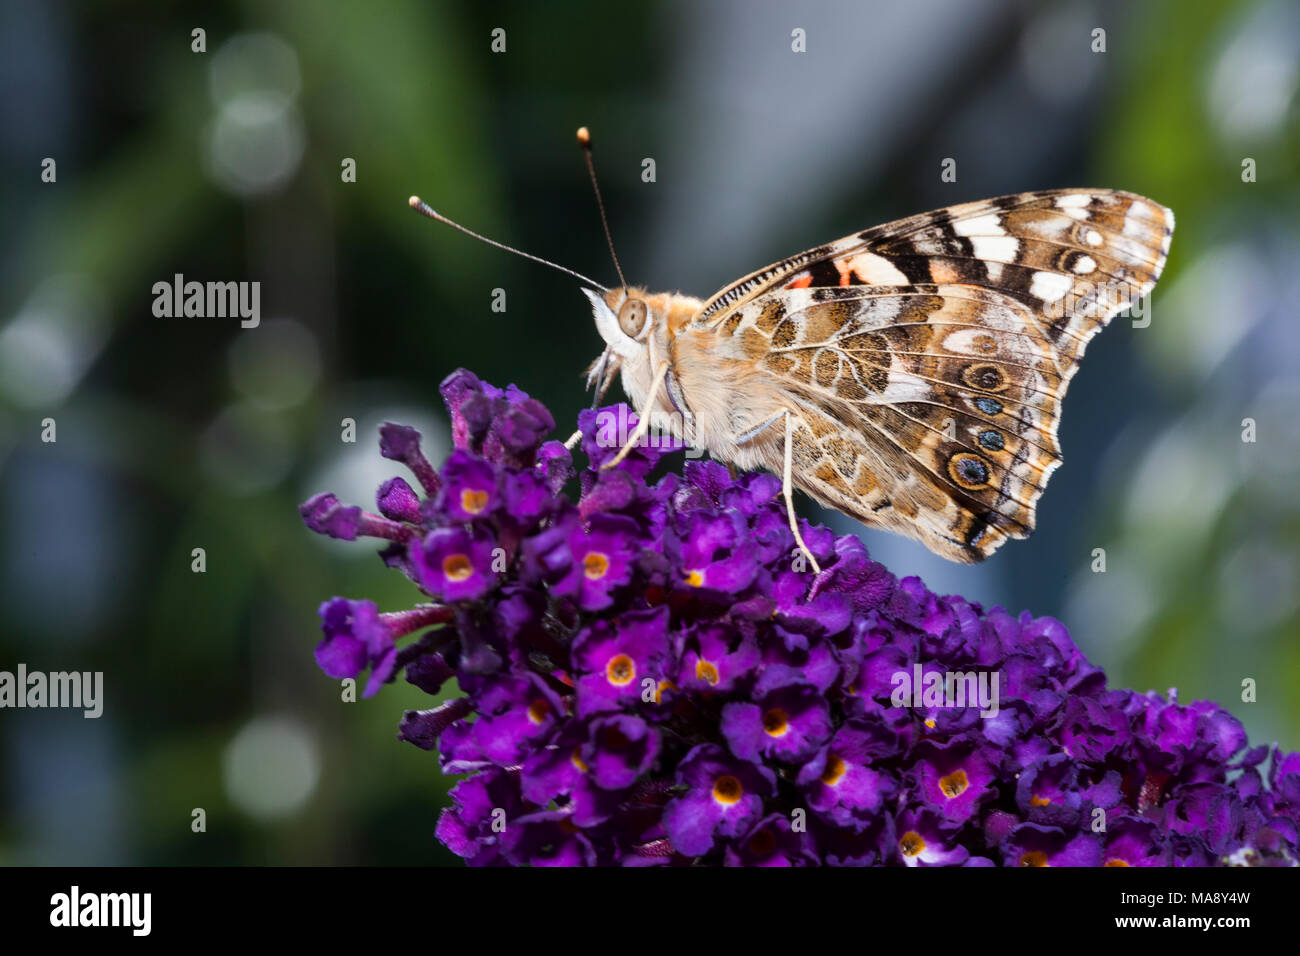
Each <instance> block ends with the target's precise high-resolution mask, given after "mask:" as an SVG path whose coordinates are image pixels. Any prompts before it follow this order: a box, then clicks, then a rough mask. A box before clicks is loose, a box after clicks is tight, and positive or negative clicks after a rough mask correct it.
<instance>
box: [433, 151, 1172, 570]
mask: <svg viewBox="0 0 1300 956" xmlns="http://www.w3.org/2000/svg"><path fill="white" fill-rule="evenodd" d="M584 133H585V130H580V131H579V140H580V141H582V142H583V145H584V146H586V147H587V150H586V156H587V161H588V167H589V169H590V170H591V172H592V182H593V185H594V184H595V174H594V168H592V167H591V151H590V138H589V136H587V137H586V138H585V141H584ZM596 193H597V198H598V199H599V187H596ZM415 204H416V200H415V198H414V197H412V205H415ZM421 205H422V204H421ZM422 211H423V210H422ZM430 212H432V210H430ZM426 214H427V213H426ZM601 216H602V221H603V220H604V207H603V204H602V205H601ZM434 217H435V218H439V219H443V218H444V217H441V216H440V215H439V214H434ZM444 221H448V222H449V220H445V219H444ZM451 224H452V225H456V224H455V223H451ZM457 228H463V227H459V226H458V227H457ZM1173 228H1174V216H1173V213H1172V212H1171V211H1170V210H1169V209H1167V208H1165V207H1164V206H1161V205H1160V204H1158V203H1156V202H1153V201H1152V200H1150V199H1146V198H1144V197H1142V196H1138V195H1135V194H1133V193H1128V192H1122V191H1118V190H1108V189H1056V190H1046V191H1042V192H1026V193H1019V194H1016V195H1011V196H1003V197H1000V198H997V199H987V200H983V201H980V202H971V203H964V204H961V205H956V206H949V207H947V208H945V209H939V210H936V211H934V212H928V213H923V214H921V215H917V216H911V217H908V218H906V219H900V220H898V221H895V222H890V223H887V224H885V225H881V226H876V227H874V228H871V229H867V230H866V231H864V232H857V233H853V234H851V235H848V236H845V237H844V238H842V239H838V240H836V241H834V242H830V243H827V244H825V245H821V246H817V247H816V248H813V249H809V250H807V251H806V252H801V253H798V254H797V255H793V256H790V257H789V258H786V259H782V260H781V261H780V262H776V263H773V264H772V265H769V266H766V267H764V268H762V269H760V270H758V271H757V272H753V273H751V274H749V275H747V276H745V277H744V278H742V279H739V280H737V281H735V282H732V283H730V284H729V285H726V286H724V287H723V288H722V289H720V290H719V291H718V292H716V293H714V295H712V296H711V297H710V298H708V299H705V300H701V299H697V298H693V297H691V296H687V295H681V294H678V293H652V292H649V291H647V290H646V289H643V288H640V287H637V286H631V285H629V284H628V283H627V282H626V281H622V283H621V285H620V286H619V287H617V288H605V287H603V286H600V285H599V284H598V283H594V282H592V281H591V280H588V279H585V277H582V276H579V278H583V279H584V281H585V282H586V283H587V284H588V285H590V286H594V287H595V288H594V289H593V288H584V289H583V292H584V293H585V294H586V295H587V297H588V299H589V300H590V302H591V308H592V314H593V318H594V320H595V323H596V328H597V330H598V331H599V333H600V335H601V337H602V338H603V339H604V341H605V343H606V348H605V351H604V353H603V354H602V356H601V357H600V358H599V359H598V360H597V361H596V362H594V363H593V364H592V366H591V368H590V369H589V370H588V382H589V384H590V385H595V386H596V387H597V389H598V394H599V393H601V392H603V390H604V388H607V387H608V385H609V382H610V380H611V379H612V377H613V376H614V375H615V374H619V375H620V376H621V379H622V384H623V389H624V391H625V392H626V393H627V395H628V397H629V399H630V400H631V402H632V404H633V407H634V408H635V409H636V410H637V413H638V417H639V422H638V425H637V428H636V431H635V432H634V433H633V435H632V436H631V437H630V439H629V440H628V442H627V444H626V446H625V447H624V448H623V449H622V451H621V452H620V454H619V456H617V457H616V458H615V459H614V460H613V461H611V462H609V463H608V464H614V463H615V462H616V461H617V460H620V459H621V458H622V456H623V455H625V454H626V453H627V451H628V450H629V449H630V448H631V447H633V446H634V445H635V444H636V443H637V442H638V441H639V440H640V439H641V437H642V436H643V435H644V434H645V433H646V432H647V431H649V430H650V429H652V428H653V429H656V430H658V431H659V432H661V433H671V434H674V435H676V436H678V437H681V438H683V439H685V440H687V441H689V442H690V443H691V444H692V445H693V446H694V447H697V448H705V449H707V450H708V451H709V453H710V455H711V456H712V457H714V458H716V459H720V460H722V461H725V462H729V463H731V464H732V465H734V466H736V467H738V468H741V469H746V470H749V469H755V468H763V469H767V470H769V471H771V472H774V473H776V474H779V475H781V476H782V478H783V489H784V496H785V502H786V508H787V512H788V515H789V519H790V526H791V529H792V530H793V531H794V535H795V539H796V541H797V543H798V545H799V547H800V549H801V550H802V552H803V553H804V554H805V556H806V557H807V559H808V560H809V561H810V562H811V564H812V566H813V568H814V570H819V568H818V565H817V562H816V560H815V559H814V558H813V556H812V554H811V553H810V552H809V551H808V549H807V547H806V545H805V543H804V541H803V538H802V535H801V534H800V531H799V526H798V522H797V521H796V519H795V510H794V501H793V489H794V488H799V489H801V490H802V491H804V492H805V493H807V494H808V495H809V496H811V497H812V498H813V499H815V500H816V501H818V502H820V503H821V504H823V505H827V506H829V507H832V508H835V509H838V510H839V511H841V512H843V513H844V514H846V515H848V516H849V517H852V518H855V519H857V520H858V521H860V522H862V523H863V524H864V525H867V526H870V527H876V528H883V529H886V530H889V531H893V532H896V533H899V534H902V535H905V536H907V537H910V538H914V539H916V540H918V541H920V542H921V543H922V544H924V545H925V546H926V547H927V548H929V549H930V550H931V551H933V552H934V553H935V554H938V555H940V556H942V557H944V558H948V559H949V560H952V561H958V562H963V563H974V562H978V561H981V560H983V559H984V558H987V557H988V556H989V555H990V554H992V553H993V552H994V551H995V550H997V549H998V548H999V547H1000V546H1001V545H1002V544H1003V543H1004V542H1005V541H1006V540H1007V539H1009V538H1024V537H1026V536H1028V535H1029V533H1030V532H1031V531H1033V529H1034V523H1035V508H1036V506H1037V503H1038V499H1039V497H1040V496H1041V495H1042V493H1043V490H1044V488H1045V487H1046V484H1047V480H1048V478H1050V477H1051V475H1052V473H1053V472H1054V471H1055V470H1056V468H1057V467H1058V466H1059V465H1060V464H1061V450H1060V444H1059V441H1058V438H1057V431H1058V426H1059V422H1060V416H1061V403H1062V400H1063V399H1064V397H1065V392H1066V388H1067V386H1068V385H1069V383H1070V379H1071V378H1072V377H1073V376H1074V374H1075V372H1076V371H1077V370H1078V368H1079V363H1080V361H1081V359H1082V358H1083V353H1084V350H1085V349H1086V347H1087V345H1088V342H1089V341H1090V340H1091V339H1092V337H1093V336H1094V335H1096V334H1097V333H1098V332H1100V331H1101V330H1102V329H1103V328H1104V327H1105V326H1106V324H1107V323H1108V322H1109V321H1110V319H1111V318H1112V317H1113V316H1114V315H1116V314H1117V313H1118V312H1121V311H1123V310H1125V309H1127V308H1128V307H1129V306H1131V305H1133V304H1134V303H1136V302H1137V301H1138V300H1139V299H1140V298H1142V297H1143V296H1145V295H1146V294H1147V293H1149V292H1150V291H1151V289H1152V288H1153V287H1154V285H1155V282H1156V280H1157V279H1158V278H1159V276H1160V273H1161V270H1162V269H1163V268H1164V264H1165V259H1166V257H1167V255H1168V253H1169V245H1170V240H1171V237H1172V235H1173ZM465 231H468V230H465ZM606 233H607V235H608V227H607V226H606ZM478 238H482V237H478ZM489 241H490V240H489ZM610 247H611V252H612V249H613V243H612V241H611V243H610ZM505 248H509V247H505ZM511 251H517V250H511ZM529 258H536V257H532V256H529ZM538 261H545V260H538ZM548 264H552V263H548ZM552 265H553V264H552ZM615 266H616V269H617V270H618V272H619V276H620V279H622V269H621V267H620V266H619V265H618V260H617V256H615ZM557 268H562V267H557ZM564 271H568V272H570V273H571V274H573V275H578V274H577V273H572V272H571V270H564Z"/></svg>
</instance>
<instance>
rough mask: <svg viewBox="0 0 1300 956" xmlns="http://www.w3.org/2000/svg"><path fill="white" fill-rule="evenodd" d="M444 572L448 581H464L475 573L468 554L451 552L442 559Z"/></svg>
mask: <svg viewBox="0 0 1300 956" xmlns="http://www.w3.org/2000/svg"><path fill="white" fill-rule="evenodd" d="M442 573H443V575H444V576H445V577H446V578H447V580H448V581H464V580H465V579H466V578H467V577H469V576H470V575H471V574H473V573H474V565H472V564H470V562H469V555H467V554H449V555H447V556H446V557H445V558H443V559H442Z"/></svg>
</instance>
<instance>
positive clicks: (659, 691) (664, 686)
mask: <svg viewBox="0 0 1300 956" xmlns="http://www.w3.org/2000/svg"><path fill="white" fill-rule="evenodd" d="M676 689H677V685H676V684H674V683H673V682H672V681H670V680H661V681H660V682H659V686H658V687H656V688H655V703H656V704H657V703H659V702H660V701H662V700H663V697H664V691H666V690H676Z"/></svg>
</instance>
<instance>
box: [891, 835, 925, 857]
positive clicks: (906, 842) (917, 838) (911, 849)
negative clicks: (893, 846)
mask: <svg viewBox="0 0 1300 956" xmlns="http://www.w3.org/2000/svg"><path fill="white" fill-rule="evenodd" d="M898 848H899V849H900V850H902V851H903V856H916V855H917V854H918V853H920V852H921V851H922V850H924V849H925V839H924V838H923V837H922V836H921V834H919V833H917V832H916V831H915V830H908V831H907V832H906V833H904V834H903V836H902V839H900V840H899V841H898Z"/></svg>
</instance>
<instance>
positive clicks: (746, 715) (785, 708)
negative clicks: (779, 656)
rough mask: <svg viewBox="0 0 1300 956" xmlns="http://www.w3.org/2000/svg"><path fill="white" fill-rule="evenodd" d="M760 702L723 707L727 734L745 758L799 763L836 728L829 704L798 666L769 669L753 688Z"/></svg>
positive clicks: (730, 742) (725, 734) (731, 743)
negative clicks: (797, 668) (798, 669)
mask: <svg viewBox="0 0 1300 956" xmlns="http://www.w3.org/2000/svg"><path fill="white" fill-rule="evenodd" d="M754 697H755V699H756V703H752V704H750V703H731V704H727V705H726V706H725V707H723V708H722V722H721V729H722V735H723V736H724V737H726V739H727V744H728V745H729V746H730V747H731V752H732V753H734V754H735V755H736V756H737V757H740V758H741V759H742V760H758V759H759V757H760V755H761V756H762V757H763V758H765V759H770V760H775V761H780V762H782V763H799V762H802V761H803V760H806V759H807V758H808V757H810V756H811V755H812V754H813V752H814V751H816V750H817V748H818V747H820V746H821V745H822V744H823V743H825V742H826V740H827V738H829V737H830V735H831V732H832V731H833V729H834V726H833V725H832V723H831V716H830V706H829V704H827V702H826V698H825V697H824V696H823V695H822V694H821V693H819V692H818V690H817V688H816V687H814V686H813V685H812V684H810V683H808V682H807V681H805V680H804V679H803V677H802V675H801V674H800V673H799V672H798V671H797V670H795V669H794V668H793V667H785V666H781V665H775V666H771V667H768V668H767V669H766V670H765V671H764V672H763V676H762V677H760V678H759V680H758V684H757V686H756V687H755V688H754Z"/></svg>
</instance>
